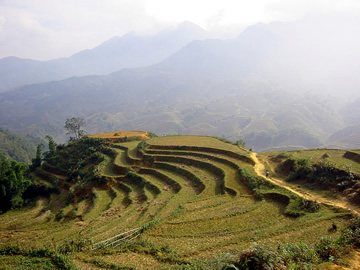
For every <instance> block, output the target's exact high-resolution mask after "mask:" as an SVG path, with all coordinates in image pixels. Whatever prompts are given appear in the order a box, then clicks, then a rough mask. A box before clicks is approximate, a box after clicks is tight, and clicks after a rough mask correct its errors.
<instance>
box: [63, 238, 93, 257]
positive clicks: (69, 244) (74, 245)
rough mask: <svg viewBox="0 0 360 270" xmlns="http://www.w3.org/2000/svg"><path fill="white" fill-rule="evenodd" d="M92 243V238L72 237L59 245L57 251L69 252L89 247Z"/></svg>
mask: <svg viewBox="0 0 360 270" xmlns="http://www.w3.org/2000/svg"><path fill="white" fill-rule="evenodd" d="M91 245H92V240H91V239H88V238H86V239H82V238H76V239H70V240H66V241H65V242H64V243H63V244H61V245H59V246H58V247H57V251H58V252H59V253H61V254H69V253H73V252H78V251H82V250H86V249H88V248H89V247H90V246H91Z"/></svg>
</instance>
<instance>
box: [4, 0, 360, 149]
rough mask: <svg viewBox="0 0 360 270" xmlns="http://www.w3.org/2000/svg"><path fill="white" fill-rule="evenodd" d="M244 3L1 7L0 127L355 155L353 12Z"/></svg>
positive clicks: (359, 14) (358, 32)
mask: <svg viewBox="0 0 360 270" xmlns="http://www.w3.org/2000/svg"><path fill="white" fill-rule="evenodd" d="M247 2H248V1H231V0H228V1H221V2H220V1H206V2H205V1H196V2H195V3H194V1H182V2H180V1H171V4H170V1H163V0H149V1H142V0H136V1H125V0H124V1H112V0H108V1H103V2H101V4H100V2H98V1H86V2H85V1H76V3H75V2H74V3H73V2H70V1H61V2H57V3H56V4H55V5H54V6H53V5H52V4H50V3H49V2H48V1H42V0H34V1H32V2H31V4H29V3H24V2H23V1H20V0H19V1H17V0H15V1H6V0H5V1H2V2H1V3H0V11H1V12H2V13H0V14H1V15H0V39H1V41H2V42H0V57H2V58H1V59H0V92H3V93H0V127H3V128H7V129H9V130H10V131H13V132H17V133H22V134H32V135H35V136H40V137H44V136H45V135H46V134H51V135H53V136H54V137H55V138H57V139H59V140H60V141H64V140H65V134H64V130H63V123H64V121H65V120H66V118H68V117H73V116H80V117H83V118H84V119H85V120H86V121H87V122H88V123H89V125H88V127H89V130H88V132H90V133H94V132H106V131H112V130H116V129H118V130H122V129H128V130H146V131H151V132H154V133H159V134H195V135H196V134H201V135H215V136H220V137H224V138H227V139H231V140H233V141H235V140H238V139H245V140H246V141H247V142H248V143H249V144H251V146H252V147H253V149H255V150H261V151H264V150H269V149H303V148H309V147H324V146H332V147H341V148H354V147H359V143H358V142H360V131H359V130H360V109H359V108H360V91H359V90H360V77H359V74H358V73H359V70H360V50H359V49H358V48H360V4H359V2H358V1H355V0H354V1H346V2H344V1H338V0H332V1H320V0H319V1H301V2H300V1H282V0H272V1H266V0H263V1H252V4H248V3H247ZM184 21H186V22H185V23H184ZM8 56H16V57H8ZM26 58H29V59H26ZM30 59H34V60H30ZM49 59H52V60H49ZM63 108H66V110H63ZM215 108H216V109H215Z"/></svg>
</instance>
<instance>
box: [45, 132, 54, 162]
mask: <svg viewBox="0 0 360 270" xmlns="http://www.w3.org/2000/svg"><path fill="white" fill-rule="evenodd" d="M45 138H46V139H47V140H48V142H49V143H48V147H49V151H47V152H46V153H45V158H46V159H49V158H51V157H53V156H55V154H56V142H55V141H54V139H53V137H51V136H50V135H46V136H45Z"/></svg>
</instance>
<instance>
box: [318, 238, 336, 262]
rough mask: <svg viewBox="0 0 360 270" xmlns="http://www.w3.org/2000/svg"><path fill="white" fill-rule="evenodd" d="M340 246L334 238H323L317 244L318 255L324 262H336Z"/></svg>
mask: <svg viewBox="0 0 360 270" xmlns="http://www.w3.org/2000/svg"><path fill="white" fill-rule="evenodd" d="M339 248H340V246H339V245H338V244H337V242H336V241H335V240H334V239H333V238H332V237H330V236H329V237H321V238H320V240H319V241H318V242H316V243H315V250H316V253H317V254H318V255H319V257H320V259H321V260H323V261H331V262H332V261H334V260H335V259H336V257H338V255H339Z"/></svg>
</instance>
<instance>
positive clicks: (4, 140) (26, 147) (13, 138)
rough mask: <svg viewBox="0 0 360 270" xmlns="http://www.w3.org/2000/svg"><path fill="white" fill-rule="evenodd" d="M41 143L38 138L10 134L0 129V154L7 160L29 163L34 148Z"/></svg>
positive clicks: (33, 153)
mask: <svg viewBox="0 0 360 270" xmlns="http://www.w3.org/2000/svg"><path fill="white" fill-rule="evenodd" d="M42 142H43V141H42V140H41V139H39V138H34V137H32V136H23V135H18V134H12V133H10V132H9V131H7V130H4V129H2V128H0V154H1V155H3V156H4V157H6V158H8V159H12V160H16V161H20V162H25V163H30V161H31V159H32V158H34V157H35V150H36V146H37V145H38V144H39V143H42Z"/></svg>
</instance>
